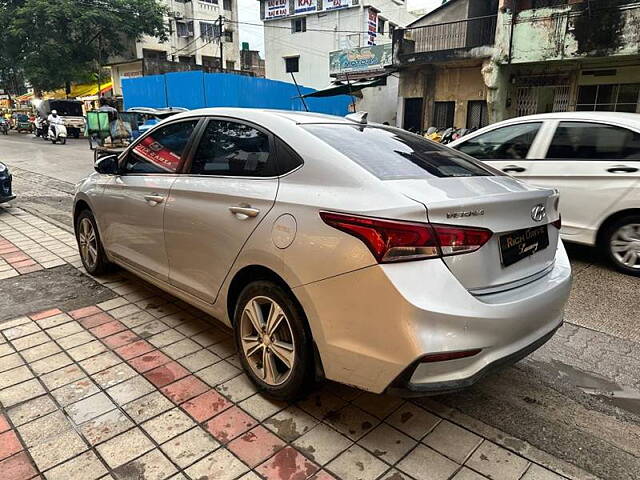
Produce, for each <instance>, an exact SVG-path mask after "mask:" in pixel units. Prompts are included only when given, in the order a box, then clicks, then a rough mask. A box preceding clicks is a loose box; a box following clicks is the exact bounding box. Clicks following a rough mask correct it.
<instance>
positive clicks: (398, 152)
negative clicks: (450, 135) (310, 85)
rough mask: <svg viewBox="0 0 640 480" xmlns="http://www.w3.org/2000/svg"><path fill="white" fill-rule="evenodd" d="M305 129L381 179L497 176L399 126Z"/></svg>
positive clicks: (317, 126) (466, 158)
mask: <svg viewBox="0 0 640 480" xmlns="http://www.w3.org/2000/svg"><path fill="white" fill-rule="evenodd" d="M303 128H304V129H305V130H307V131H308V132H310V133H311V134H313V135H315V136H316V137H317V138H319V139H320V140H322V141H323V142H325V143H327V144H329V145H330V146H332V147H333V148H335V149H336V150H337V151H339V152H340V153H342V154H344V155H346V156H347V157H349V158H350V159H351V160H353V161H354V162H356V163H357V164H359V165H360V166H361V167H363V168H364V169H366V170H367V171H369V172H371V173H372V174H374V175H375V176H377V177H378V178H380V179H381V180H396V179H404V178H424V177H476V176H487V175H493V173H491V172H490V171H489V170H487V169H485V168H484V167H482V166H481V165H479V164H478V163H477V162H474V161H473V159H471V158H469V157H467V156H466V155H461V154H460V153H459V152H456V151H455V150H453V149H452V148H448V147H445V146H443V145H439V144H437V143H435V142H431V141H429V140H427V139H425V138H423V137H420V136H418V135H414V134H411V133H408V132H406V131H404V130H400V129H397V128H382V127H375V126H359V125H349V124H331V125H329V124H327V125H323V124H314V125H306V126H304V127H303Z"/></svg>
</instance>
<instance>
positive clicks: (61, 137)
mask: <svg viewBox="0 0 640 480" xmlns="http://www.w3.org/2000/svg"><path fill="white" fill-rule="evenodd" d="M47 139H48V140H51V143H53V144H55V143H56V142H60V143H61V144H62V145H64V144H65V143H67V127H65V126H64V124H62V123H58V124H55V125H53V124H51V125H49V132H48V133H47Z"/></svg>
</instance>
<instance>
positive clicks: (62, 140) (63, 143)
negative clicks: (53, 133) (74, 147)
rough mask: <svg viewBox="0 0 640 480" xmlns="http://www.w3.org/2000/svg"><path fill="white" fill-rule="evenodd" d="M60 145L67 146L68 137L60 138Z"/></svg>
mask: <svg viewBox="0 0 640 480" xmlns="http://www.w3.org/2000/svg"><path fill="white" fill-rule="evenodd" d="M60 143H61V144H62V145H66V143H67V137H60Z"/></svg>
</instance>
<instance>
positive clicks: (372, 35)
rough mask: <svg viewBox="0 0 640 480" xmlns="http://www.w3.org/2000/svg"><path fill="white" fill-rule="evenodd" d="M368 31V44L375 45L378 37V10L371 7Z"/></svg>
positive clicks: (368, 17) (368, 16)
mask: <svg viewBox="0 0 640 480" xmlns="http://www.w3.org/2000/svg"><path fill="white" fill-rule="evenodd" d="M366 31H367V33H366V36H367V38H366V40H367V45H375V44H376V37H377V35H378V11H377V10H374V9H373V8H369V14H368V15H367V25H366Z"/></svg>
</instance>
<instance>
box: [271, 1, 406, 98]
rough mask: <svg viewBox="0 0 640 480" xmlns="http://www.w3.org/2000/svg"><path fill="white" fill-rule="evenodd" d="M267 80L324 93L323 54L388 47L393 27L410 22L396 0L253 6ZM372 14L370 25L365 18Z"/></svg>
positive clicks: (326, 66) (325, 62)
mask: <svg viewBox="0 0 640 480" xmlns="http://www.w3.org/2000/svg"><path fill="white" fill-rule="evenodd" d="M259 1H260V16H261V18H262V19H263V20H264V44H265V68H266V75H267V78H270V79H273V80H282V81H291V75H290V72H294V73H295V75H296V79H297V81H298V82H299V83H300V84H302V85H304V86H307V87H312V88H323V87H326V86H327V85H328V84H329V83H330V81H331V79H330V77H329V54H330V52H333V51H336V50H342V49H346V48H357V47H363V46H366V45H370V44H382V43H390V42H391V38H392V35H393V31H394V29H395V28H396V27H398V26H402V25H406V24H407V23H408V22H409V21H411V20H413V19H415V17H414V16H412V15H411V14H409V13H408V12H407V8H406V5H405V2H404V1H402V0H259ZM372 12H375V15H374V16H375V25H373V24H372V22H371V21H370V15H371V13H372Z"/></svg>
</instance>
